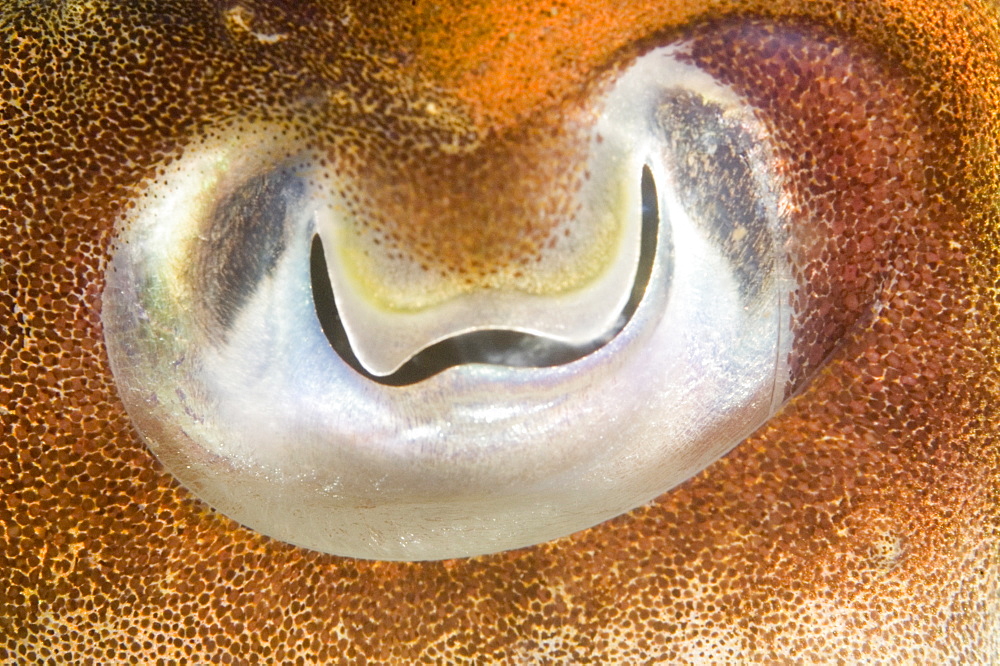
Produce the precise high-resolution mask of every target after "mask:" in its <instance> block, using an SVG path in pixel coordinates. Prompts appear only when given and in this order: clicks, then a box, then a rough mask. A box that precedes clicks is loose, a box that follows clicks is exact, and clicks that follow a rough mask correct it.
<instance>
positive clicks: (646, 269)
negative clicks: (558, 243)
mask: <svg viewBox="0 0 1000 666" xmlns="http://www.w3.org/2000/svg"><path fill="white" fill-rule="evenodd" d="M641 190H642V233H641V240H640V243H641V247H640V252H639V265H638V270H637V271H636V277H635V282H634V283H633V285H632V291H631V293H630V295H629V300H628V302H627V303H626V304H625V307H623V308H622V311H621V313H620V314H619V316H618V318H617V320H616V321H615V324H614V325H613V326H612V327H611V328H609V329H608V330H607V331H606V332H605V334H604V335H602V336H600V337H599V338H596V339H594V340H591V341H589V342H587V343H585V344H582V345H573V344H568V343H564V342H560V341H557V340H552V339H549V338H545V337H542V336H538V335H533V334H531V333H522V332H519V331H510V330H503V329H497V330H484V331H475V332H472V333H463V334H461V335H456V336H453V337H450V338H448V339H446V340H442V341H441V342H438V343H435V344H433V345H431V346H429V347H427V348H426V349H423V350H421V351H420V352H418V353H417V354H415V355H414V356H413V357H412V358H411V359H410V360H408V361H407V362H406V363H404V364H403V365H402V367H400V368H399V370H397V371H396V372H394V373H392V374H390V375H386V376H381V377H380V376H376V375H373V374H371V373H370V372H368V371H367V370H365V368H364V366H362V365H361V362H360V361H358V358H357V356H355V354H354V351H353V350H352V349H351V343H350V341H349V340H348V338H347V333H346V331H345V330H344V324H343V322H342V321H341V319H340V313H339V311H338V310H337V302H336V299H335V298H334V294H333V286H332V285H331V284H330V278H329V273H328V271H327V265H326V256H325V254H324V252H323V243H322V241H321V240H320V237H319V236H318V235H317V236H315V237H314V238H313V243H312V253H311V265H310V270H311V273H312V290H313V301H314V303H315V306H316V314H317V316H318V317H319V322H320V326H321V327H322V328H323V332H324V333H325V334H326V337H327V340H329V342H330V345H331V346H332V347H333V349H334V350H335V351H336V352H337V354H339V355H340V357H341V358H342V359H343V360H344V362H345V363H347V364H348V365H349V366H351V367H352V368H354V370H356V371H357V372H358V373H359V374H361V375H364V376H365V377H367V378H368V379H370V380H372V381H374V382H378V383H380V384H384V385H387V386H406V385H410V384H416V383H417V382H420V381H423V380H425V379H427V378H429V377H432V376H434V375H436V374H437V373H439V372H442V371H444V370H446V369H448V368H451V367H454V366H458V365H463V364H467V363H480V364H490V365H501V366H508V367H534V368H544V367H551V366H556V365H564V364H567V363H572V362H573V361H576V360H578V359H580V358H583V357H584V356H587V355H588V354H591V353H593V352H595V351H596V350H598V349H600V348H601V347H603V346H604V345H605V344H607V343H608V342H609V341H610V340H612V339H613V338H614V337H615V336H616V335H618V333H620V332H621V330H622V329H623V328H625V325H626V324H627V323H628V322H629V320H630V319H631V318H632V316H633V315H634V314H635V311H636V308H638V306H639V303H640V301H641V300H642V297H643V294H645V292H646V287H647V286H648V284H649V278H650V275H651V273H652V270H653V260H654V259H655V257H656V244H657V236H658V231H659V222H660V219H659V218H660V216H659V208H658V205H657V193H656V183H655V182H654V180H653V174H652V172H650V170H649V168H648V167H643V170H642V187H641Z"/></svg>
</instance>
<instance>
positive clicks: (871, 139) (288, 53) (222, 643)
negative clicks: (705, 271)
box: [0, 0, 1000, 663]
mask: <svg viewBox="0 0 1000 666" xmlns="http://www.w3.org/2000/svg"><path fill="white" fill-rule="evenodd" d="M459 4H460V3H454V6H453V5H452V4H450V3H431V2H419V1H418V2H416V3H408V2H407V3H396V2H370V3H360V2H357V3H355V2H325V3H324V2H307V3H301V4H295V5H294V6H293V5H292V3H288V5H289V6H285V3H253V2H243V3H238V4H235V3H234V4H212V3H207V2H206V3H199V2H167V1H164V2H132V3H128V5H127V6H123V7H120V6H116V5H115V4H114V3H104V2H73V1H67V2H62V3H45V4H39V3H28V2H18V1H6V2H0V54H2V59H0V77H2V83H0V237H2V239H3V243H2V245H0V287H2V289H0V377H2V379H3V381H2V382H0V423H2V424H3V428H2V440H0V457H2V461H3V462H2V464H0V651H5V652H0V654H4V656H5V657H7V658H8V659H11V660H14V661H28V662H33V661H39V660H44V659H49V658H53V659H59V658H67V657H88V656H89V657H92V658H93V659H95V660H96V661H98V662H111V661H117V660H125V659H127V658H129V657H135V658H136V659H138V660H139V661H151V660H153V659H156V658H163V659H165V660H171V661H173V660H179V659H187V660H190V661H194V662H202V661H206V660H209V659H219V660H222V659H224V658H230V659H233V660H236V661H268V660H277V661H286V660H294V659H295V658H303V659H304V660H306V661H311V662H312V661H315V662H332V661H336V660H338V659H344V658H347V659H351V660H361V659H362V658H367V659H370V660H374V661H380V662H381V661H399V662H404V663H405V662H413V661H416V660H420V659H424V660H444V661H448V662H462V661H468V662H475V663H482V662H522V661H526V662H529V663H536V662H542V663H545V662H566V661H571V662H585V661H598V662H602V663H609V662H616V661H617V662H634V661H642V660H648V659H652V660H661V661H665V662H679V661H691V660H704V661H716V662H718V661H730V662H757V663H775V662H782V661H787V660H790V659H793V658H794V659H801V660H802V661H804V662H807V663H818V662H826V661H836V660H843V661H848V662H856V661H864V660H866V659H871V658H875V659H878V660H882V661H885V662H896V663H914V662H926V663H940V662H943V661H947V660H953V661H966V662H969V663H982V662H988V661H990V660H991V659H993V658H995V655H996V654H997V653H998V651H1000V594H998V592H1000V590H998V587H1000V556H998V544H1000V520H998V517H1000V506H998V504H997V502H998V500H1000V487H998V486H1000V460H998V446H1000V445H998V443H997V438H996V434H997V433H996V432H995V431H996V429H997V427H998V426H997V425H996V423H997V418H996V413H995V408H994V405H995V404H996V401H997V381H996V380H997V367H998V365H997V361H998V359H997V349H998V346H1000V339H998V332H1000V311H998V307H997V302H998V299H997V296H998V295H997V293H996V277H995V274H996V266H997V265H998V256H997V255H998V251H1000V249H998V242H1000V235H998V232H997V224H998V222H1000V220H998V219H997V217H998V213H997V211H998V210H1000V208H998V206H997V201H998V191H1000V170H998V166H997V158H996V155H998V154H1000V147H998V146H997V143H998V142H1000V139H998V137H1000V91H998V90H997V88H996V81H998V80H1000V18H998V15H1000V10H998V9H997V7H996V6H995V4H993V3H990V2H970V3H962V4H961V5H958V4H956V3H950V2H943V1H942V2H937V3H929V4H928V3H908V2H888V1H886V2H870V3H855V4H850V5H847V4H841V3H836V2H826V3H824V2H818V3H806V2H795V1H793V0H788V1H785V2H767V3H755V2H750V1H747V2H739V1H736V0H734V1H732V2H725V3H714V4H713V5H712V9H709V8H708V7H706V6H705V5H703V4H702V3H699V2H693V1H692V2H685V1H682V0H677V1H675V2H666V3H664V2H648V3H647V2H636V3H633V5H632V6H630V7H629V8H628V11H623V10H622V9H621V7H620V6H618V5H617V4H615V3H605V2H599V1H596V0H592V1H590V2H567V3H562V4H560V5H559V6H555V5H553V6H549V5H530V6H529V5H525V6H517V7H512V6H510V5H508V4H507V3H499V2H497V3H493V2H485V1H484V2H481V3H477V4H476V6H475V7H474V8H471V9H470V8H469V7H466V6H464V5H463V6H459ZM774 31H778V32H779V33H781V34H783V35H798V36H800V37H801V39H798V41H796V39H793V38H788V39H785V40H784V41H779V42H777V43H775V42H773V41H772V40H769V39H768V35H770V34H772V33H773V32H774ZM681 34H696V35H700V39H701V40H702V42H701V43H702V44H703V45H704V47H705V48H704V52H703V53H693V54H692V57H693V58H696V59H697V58H700V59H701V64H702V65H703V66H704V67H705V68H706V69H709V70H711V71H712V72H713V75H715V76H717V77H720V78H723V79H725V80H727V81H728V82H729V83H730V84H731V85H733V86H736V87H742V89H743V90H744V91H745V94H746V95H747V96H749V97H751V98H752V101H753V102H754V104H755V105H756V106H757V107H758V108H761V109H766V110H769V113H770V114H771V115H770V116H769V118H770V122H772V123H773V132H774V135H775V136H776V137H777V138H778V143H779V144H780V149H779V150H778V154H779V156H780V160H781V165H782V167H781V168H783V169H785V170H786V171H787V173H789V174H793V175H794V177H795V178H794V180H795V182H797V183H799V187H798V189H797V190H796V196H795V197H793V200H792V201H791V202H790V206H791V207H792V208H793V209H794V211H795V212H796V214H798V215H799V219H800V220H801V221H802V223H801V224H800V225H798V226H796V227H795V228H794V229H793V231H792V232H791V233H790V235H791V241H790V242H791V243H793V244H794V245H795V247H796V248H797V250H798V252H799V254H798V255H796V256H799V257H801V258H802V259H801V261H800V263H799V264H797V265H796V267H795V269H796V270H797V271H798V273H797V275H798V276H799V277H801V278H803V279H804V280H805V282H806V283H807V284H809V285H810V286H811V289H810V290H806V291H803V292H802V293H799V294H797V296H796V298H797V299H798V300H797V301H796V302H795V303H794V305H795V306H796V307H797V308H798V311H799V312H801V313H805V314H803V315H802V316H801V317H800V319H799V320H798V322H797V325H798V326H799V327H800V330H801V331H802V332H803V337H802V339H803V340H805V341H806V342H807V343H808V344H806V345H805V346H804V347H803V348H801V349H800V350H799V351H800V352H801V353H800V354H799V355H798V356H797V357H796V358H794V359H792V373H793V376H794V378H795V382H796V388H797V393H796V394H795V395H794V397H793V398H792V399H791V401H790V402H789V403H788V404H787V405H786V406H785V408H784V409H783V410H782V411H781V412H780V413H778V414H777V415H776V416H775V417H773V418H772V419H771V420H770V421H769V422H768V423H767V424H766V425H765V426H764V427H762V428H761V429H760V430H759V431H757V432H756V433H755V434H754V435H753V436H752V437H750V438H749V439H748V440H747V441H745V442H744V443H743V444H741V445H740V446H739V447H737V449H735V450H734V451H733V453H732V454H730V455H729V456H727V457H726V458H724V459H722V460H720V461H718V462H717V463H715V464H713V465H712V466H710V467H709V468H708V469H706V470H705V471H704V472H702V473H701V474H699V475H698V476H696V477H695V478H693V479H692V480H690V481H689V482H687V483H686V484H684V485H682V486H681V487H679V488H677V489H675V490H673V491H672V492H670V493H667V494H666V495H664V496H662V497H660V498H659V499H658V500H656V501H655V502H653V503H651V504H649V505H648V506H646V507H643V508H641V509H638V510H636V511H633V512H632V513H630V514H627V515H625V516H622V517H620V518H617V519H614V520H612V521H610V522H607V523H604V524H602V525H600V526H598V527H595V528H592V529H590V530H586V531H584V532H581V533H578V534H575V535H573V536H571V537H567V538H564V539H560V540H557V541H554V542H551V543H548V544H544V545H541V546H536V547H532V548H527V549H523V550H518V551H512V552H507V553H503V554H499V555H493V556H487V557H481V558H475V559H463V560H449V561H444V562H433V563H409V564H407V563H385V562H365V561H357V560H350V559H341V558H337V557H333V556H328V555H321V554H318V553H315V552H311V551H307V550H304V549H300V548H296V547H294V546H290V545H287V544H284V543H281V542H278V541H274V540H271V539H268V538H266V537H263V536H261V535H258V534H255V533H254V532H252V531H250V530H248V529H246V528H243V527H241V526H240V525H238V524H237V523H235V522H233V521H231V520H229V519H227V518H225V517H224V516H222V515H219V514H217V513H215V512H213V511H212V510H210V509H209V508H207V507H206V506H205V505H204V504H202V503H201V502H200V501H198V500H197V499H196V498H195V497H194V496H193V495H192V494H191V493H190V492H189V491H187V490H186V489H185V488H184V487H182V486H181V485H180V484H179V483H177V482H176V481H175V480H174V479H173V478H172V477H171V476H170V474H169V473H167V472H166V471H165V470H164V469H163V468H162V467H161V466H160V464H159V463H158V462H157V461H156V459H155V458H153V456H152V455H151V454H150V453H149V452H148V451H147V450H146V448H145V447H144V445H143V443H142V441H141V440H140V439H139V437H138V435H137V434H136V433H135V432H134V430H133V428H132V426H131V424H130V422H129V419H128V416H127V415H126V413H125V411H124V408H123V406H122V402H121V399H120V398H119V396H118V393H117V389H116V387H115V384H114V380H113V378H112V376H111V374H110V371H109V368H108V360H107V355H106V352H105V349H104V344H103V331H102V328H101V305H102V304H101V295H102V288H103V281H104V277H103V276H104V270H105V267H106V264H107V260H108V252H109V248H110V247H111V244H112V242H113V234H114V231H115V224H116V221H118V220H119V219H121V217H122V215H123V214H124V213H125V212H126V211H127V210H128V209H129V205H130V202H134V201H135V200H136V197H137V196H138V195H139V193H140V192H141V191H143V188H144V187H148V185H149V183H150V182H151V181H153V180H155V178H156V174H157V170H158V169H159V168H161V167H163V166H164V165H166V164H169V163H170V162H172V161H173V160H175V159H176V158H177V157H178V156H179V155H180V154H182V153H183V151H184V149H185V147H186V146H189V145H191V144H192V143H195V142H197V141H198V140H199V137H202V136H204V135H205V133H206V131H207V130H208V129H209V128H213V127H218V126H220V124H222V123H225V122H226V121H229V120H233V119H240V120H242V121H251V122H252V121H256V120H260V121H264V120H267V121H268V122H279V121H282V120H285V121H287V122H288V123H290V124H294V123H295V122H297V121H296V118H299V117H301V116H302V114H306V115H308V114H310V113H313V112H314V111H312V110H315V109H317V108H324V109H328V108H333V107H336V108H339V109H340V111H338V113H337V114H336V119H337V123H338V127H337V131H338V132H339V135H340V136H342V137H347V138H346V139H344V140H345V141H347V142H348V143H349V144H350V145H355V146H356V148H357V152H356V156H357V157H356V159H357V163H356V164H349V165H348V167H346V168H351V169H359V168H361V167H360V166H359V165H362V164H363V165H365V168H371V169H373V170H374V171H375V172H378V171H379V170H380V169H382V170H386V169H389V168H390V167H392V166H396V165H398V164H399V159H400V158H401V156H402V157H405V154H402V153H403V152H404V151H403V149H394V148H393V146H400V145H406V146H410V144H408V143H407V141H419V142H424V144H425V145H435V142H438V143H443V142H445V141H458V142H459V143H460V142H461V141H465V140H468V141H482V142H485V143H486V144H490V142H491V141H494V142H498V143H499V142H502V140H503V138H504V137H510V136H517V133H518V132H529V133H530V132H536V133H537V134H538V136H540V137H541V136H545V131H544V130H545V128H546V125H545V123H544V119H545V118H550V117H551V118H554V117H559V115H560V114H561V113H563V112H564V111H565V112H566V113H569V112H570V111H567V110H572V109H573V108H577V107H578V105H579V103H580V100H581V99H586V97H587V95H588V94H590V93H591V92H592V90H593V89H596V88H598V87H599V86H600V85H601V82H602V81H604V80H606V79H605V78H602V77H607V76H613V74H614V72H615V71H616V68H617V67H620V66H623V64H624V63H627V62H628V61H629V59H630V58H633V57H634V56H635V54H637V53H640V52H643V51H644V50H647V49H650V48H653V47H655V46H658V45H662V44H665V43H667V42H669V41H670V40H672V39H674V38H675V37H676V36H678V35H681ZM803 36H804V37H803ZM429 102H433V103H434V104H435V106H434V107H433V108H434V109H435V111H436V113H435V114H432V115H433V119H432V120H431V121H428V119H427V117H426V114H423V115H421V114H415V113H409V112H408V111H407V109H417V108H423V109H424V110H426V108H427V103H429ZM338 105H339V106H338ZM834 112H837V113H841V112H842V113H843V115H842V116H840V115H838V116H837V117H836V118H831V117H830V116H831V115H834ZM546 114H549V115H546ZM352 137H353V139H352ZM372 137H376V138H374V139H373V138H372ZM456 137H458V139H456ZM817 137H819V138H817ZM352 141H353V143H351V142H352ZM394 150H395V152H394ZM427 173H432V172H431V171H428V172H427ZM424 175H425V176H426V174H424ZM428 177H429V176H428ZM415 182H416V181H415ZM421 186H422V185H421V183H420V182H417V184H416V185H415V186H414V188H415V190H417V191H419V189H420V187H421ZM558 186H559V184H558V183H553V184H551V187H558ZM541 192H543V190H541V189H540V190H539V193H540V194H539V196H541ZM403 194H404V195H405V192H404V193H403ZM404 199H405V196H404ZM453 231H454V232H455V233H459V234H461V233H464V232H465V230H463V229H462V228H461V226H456V227H455V228H454V229H453Z"/></svg>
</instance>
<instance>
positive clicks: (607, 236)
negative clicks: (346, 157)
mask: <svg viewBox="0 0 1000 666" xmlns="http://www.w3.org/2000/svg"><path fill="white" fill-rule="evenodd" d="M626 189H627V187H626V184H625V183H621V184H620V185H619V187H618V188H617V191H615V192H614V193H613V195H611V196H613V198H614V201H613V202H610V203H609V205H608V208H607V212H605V213H603V214H600V213H598V214H597V215H599V219H598V220H596V221H595V222H593V223H591V224H589V225H587V226H586V227H583V228H581V225H577V224H575V223H574V221H567V222H566V223H564V225H565V226H566V228H567V230H571V231H572V233H573V234H576V235H586V239H584V240H583V242H578V243H576V244H575V245H576V248H575V250H576V251H572V252H566V251H565V250H563V251H560V249H559V247H558V245H557V247H556V248H555V249H545V250H542V251H541V252H540V253H539V254H538V255H537V258H538V261H534V262H532V263H531V265H530V266H529V267H527V268H522V267H520V266H517V265H514V266H509V267H506V268H504V269H502V270H498V271H495V272H492V273H489V274H487V275H483V276H478V277H477V279H476V280H475V281H466V280H464V279H463V277H462V276H461V275H458V276H441V275H440V274H438V273H436V272H435V271H434V270H433V269H428V270H425V269H423V268H421V266H420V265H419V264H418V262H416V261H414V260H412V259H411V258H409V257H400V258H397V259H393V258H387V257H385V256H384V255H380V254H379V249H380V248H379V247H378V246H375V245H373V244H372V243H371V242H370V241H368V240H367V239H366V238H365V236H364V234H363V233H359V232H358V231H357V230H354V229H351V228H349V227H348V226H342V227H341V228H339V229H338V231H337V236H336V243H335V244H334V245H335V250H334V253H335V255H336V256H337V257H338V262H339V263H340V265H341V267H342V270H343V274H344V276H345V277H347V278H348V280H349V281H350V282H351V283H352V284H353V286H354V288H355V289H356V290H357V294H358V295H359V296H364V298H365V300H367V301H368V302H369V303H370V305H372V306H374V307H378V308H380V309H382V310H386V311H395V312H401V313H403V312H413V311H417V310H421V309H424V308H428V307H432V306H434V305H436V304H439V303H442V302H444V301H447V300H449V299H452V298H455V297H457V296H461V295H464V294H469V293H473V292H477V291H482V290H485V289H497V290H507V291H515V292H520V293H524V294H531V295H536V296H546V295H548V296H558V295H563V294H567V293H570V292H573V291H577V290H579V289H584V288H586V287H587V286H589V285H591V284H592V283H593V282H594V281H595V280H597V279H598V278H599V277H600V276H601V275H603V274H604V273H606V272H607V270H608V269H609V268H610V266H611V265H612V264H613V262H614V261H615V259H616V258H617V257H619V256H620V255H621V253H622V252H623V247H622V235H623V231H624V225H622V220H623V219H624V217H625V215H626V214H627V213H626V212H624V211H627V210H629V203H630V201H629V195H628V193H627V192H626ZM581 232H582V233H581ZM556 234H557V235H561V234H560V231H559V229H557V230H556ZM567 255H569V256H567Z"/></svg>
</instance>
